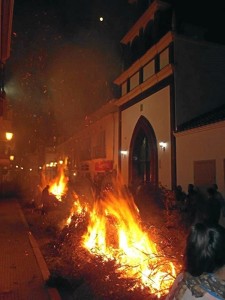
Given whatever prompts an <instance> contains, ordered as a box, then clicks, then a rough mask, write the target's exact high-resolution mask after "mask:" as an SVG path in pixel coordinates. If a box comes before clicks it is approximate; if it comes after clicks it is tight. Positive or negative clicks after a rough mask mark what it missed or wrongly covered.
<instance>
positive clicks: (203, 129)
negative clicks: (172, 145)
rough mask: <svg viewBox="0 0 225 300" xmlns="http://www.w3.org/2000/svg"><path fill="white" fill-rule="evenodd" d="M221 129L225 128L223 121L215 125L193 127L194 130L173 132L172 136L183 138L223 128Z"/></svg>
mask: <svg viewBox="0 0 225 300" xmlns="http://www.w3.org/2000/svg"><path fill="white" fill-rule="evenodd" d="M223 127H225V121H219V122H216V123H211V124H207V125H203V126H199V127H195V128H192V129H187V130H184V131H179V132H174V136H175V137H179V136H184V135H190V134H194V133H199V132H203V131H208V130H213V129H218V128H223Z"/></svg>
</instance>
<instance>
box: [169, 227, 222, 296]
mask: <svg viewBox="0 0 225 300" xmlns="http://www.w3.org/2000/svg"><path fill="white" fill-rule="evenodd" d="M195 299H199V300H200V299H201V300H215V299H225V229H224V228H223V227H221V226H219V225H213V226H212V225H206V224H204V223H197V224H195V225H194V226H192V227H191V230H190V233H189V235H188V237H187V243H186V252H185V268H184V272H182V273H181V274H180V275H179V276H178V277H177V278H176V280H175V281H174V284H173V286H172V288H171V291H170V293H169V294H168V296H167V298H166V300H195Z"/></svg>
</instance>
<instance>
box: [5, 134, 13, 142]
mask: <svg viewBox="0 0 225 300" xmlns="http://www.w3.org/2000/svg"><path fill="white" fill-rule="evenodd" d="M5 137H6V139H7V141H11V139H12V138H13V133H12V132H6V133H5Z"/></svg>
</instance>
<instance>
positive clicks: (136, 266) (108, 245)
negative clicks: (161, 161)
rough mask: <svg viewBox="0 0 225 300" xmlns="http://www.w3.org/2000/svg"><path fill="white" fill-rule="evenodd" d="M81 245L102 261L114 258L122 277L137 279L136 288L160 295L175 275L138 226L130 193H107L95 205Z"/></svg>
mask: <svg viewBox="0 0 225 300" xmlns="http://www.w3.org/2000/svg"><path fill="white" fill-rule="evenodd" d="M83 245H84V247H85V248H87V249H88V250H89V251H90V253H92V254H95V255H101V256H102V258H103V259H104V260H115V262H116V265H117V267H118V268H117V270H118V272H119V275H120V277H121V278H133V279H136V284H135V286H134V288H135V287H139V288H148V289H149V293H150V294H154V295H156V296H157V297H161V296H163V295H165V294H166V293H168V289H169V288H170V286H171V285H172V283H173V281H174V277H175V276H176V271H175V267H174V265H173V263H172V262H170V261H169V259H167V258H166V257H165V255H164V254H163V253H162V251H160V249H158V247H157V245H156V244H155V243H154V242H152V241H151V239H150V237H149V236H148V234H147V233H146V232H144V231H143V230H142V228H141V223H140V220H139V212H138V209H137V207H136V205H135V203H134V201H133V198H132V197H131V196H129V195H125V194H124V193H123V194H122V193H121V192H118V191H117V193H116V194H115V193H112V192H108V193H107V194H106V197H105V198H104V199H102V200H99V201H97V202H96V203H95V204H94V207H93V210H92V212H91V213H90V222H89V226H88V230H87V233H86V234H85V235H84V236H83Z"/></svg>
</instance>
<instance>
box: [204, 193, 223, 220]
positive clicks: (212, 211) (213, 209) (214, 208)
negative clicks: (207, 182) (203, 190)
mask: <svg viewBox="0 0 225 300" xmlns="http://www.w3.org/2000/svg"><path fill="white" fill-rule="evenodd" d="M207 193H208V214H209V216H208V221H209V222H210V223H212V224H218V223H219V219H220V213H221V203H222V202H221V201H220V199H219V197H218V195H217V191H216V190H215V188H214V187H210V188H208V189H207Z"/></svg>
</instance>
